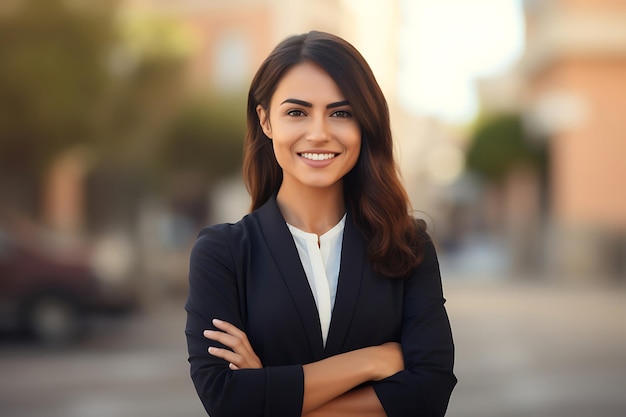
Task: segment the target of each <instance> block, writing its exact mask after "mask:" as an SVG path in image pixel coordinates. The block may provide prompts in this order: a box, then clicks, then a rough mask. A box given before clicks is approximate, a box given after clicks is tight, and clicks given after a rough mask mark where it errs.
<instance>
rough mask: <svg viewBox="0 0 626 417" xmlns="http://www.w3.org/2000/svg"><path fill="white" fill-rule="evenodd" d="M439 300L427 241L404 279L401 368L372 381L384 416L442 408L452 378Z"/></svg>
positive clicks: (438, 412) (433, 414)
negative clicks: (421, 254) (421, 259)
mask: <svg viewBox="0 0 626 417" xmlns="http://www.w3.org/2000/svg"><path fill="white" fill-rule="evenodd" d="M444 303H445V299H444V298H443V290H442V284H441V275H440V272H439V264H438V261H437V255H436V253H435V248H434V246H433V245H432V243H431V242H428V243H427V244H426V247H425V255H424V259H423V261H422V263H421V264H420V266H419V267H418V268H417V269H416V271H415V272H414V274H413V275H412V276H411V277H409V278H408V279H407V281H406V282H405V290H404V306H403V318H402V320H403V321H402V333H401V339H400V343H401V345H402V350H403V353H404V361H405V370H404V371H401V372H398V373H397V374H395V375H392V376H391V377H389V378H386V379H384V380H382V381H378V382H374V383H373V384H372V385H373V387H374V390H375V391H376V394H377V396H378V398H379V400H380V402H381V404H382V405H383V408H384V409H385V412H386V413H387V416H389V417H406V416H429V417H438V416H443V415H444V414H445V413H446V409H447V406H448V401H449V399H450V395H451V393H452V389H453V388H454V386H455V385H456V382H457V379H456V377H455V376H454V374H453V365H454V344H453V340H452V332H451V330H450V322H449V320H448V315H447V313H446V310H445V308H444Z"/></svg>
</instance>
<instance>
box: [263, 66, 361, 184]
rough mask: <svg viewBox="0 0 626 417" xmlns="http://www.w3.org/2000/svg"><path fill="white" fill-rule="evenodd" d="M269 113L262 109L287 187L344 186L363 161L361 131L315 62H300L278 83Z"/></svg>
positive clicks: (343, 100) (333, 85)
mask: <svg viewBox="0 0 626 417" xmlns="http://www.w3.org/2000/svg"><path fill="white" fill-rule="evenodd" d="M268 111H269V115H268V113H267V111H266V109H264V108H263V107H261V106H258V107H257V113H258V116H259V120H260V121H261V127H262V128H263V132H264V133H265V135H266V136H267V137H269V138H270V139H271V140H272V143H273V147H274V154H275V155H276V160H277V161H278V164H279V165H280V167H281V168H282V170H283V183H282V186H283V187H285V186H293V185H295V186H300V187H302V186H304V187H317V188H327V187H336V186H339V187H340V186H341V180H342V178H343V177H344V175H346V174H347V173H348V172H349V171H350V170H351V169H352V168H353V167H354V165H355V164H356V162H357V159H358V158H359V152H360V148H361V130H360V128H359V125H358V123H357V121H356V119H355V118H354V116H353V115H352V108H351V106H350V104H349V103H348V102H347V100H346V98H345V97H344V95H343V94H342V92H341V90H339V87H337V84H335V82H334V80H333V79H332V78H331V77H330V76H329V75H328V74H327V73H326V72H325V71H324V70H323V69H321V68H320V67H319V66H317V65H315V64H312V63H301V64H298V65H296V66H294V67H293V68H291V69H290V70H289V71H287V73H286V74H285V75H284V76H283V78H282V80H281V81H280V82H279V84H278V86H277V88H276V91H275V92H274V95H273V96H272V99H271V101H270V105H269V110H268ZM268 116H269V117H268Z"/></svg>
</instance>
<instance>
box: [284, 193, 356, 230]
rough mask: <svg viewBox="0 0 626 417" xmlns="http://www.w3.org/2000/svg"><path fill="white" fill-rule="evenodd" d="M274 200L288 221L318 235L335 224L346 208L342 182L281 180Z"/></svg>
mask: <svg viewBox="0 0 626 417" xmlns="http://www.w3.org/2000/svg"><path fill="white" fill-rule="evenodd" d="M276 203H277V204H278V208H279V209H280V211H281V213H282V215H283V217H284V218H285V220H286V221H287V223H289V224H290V225H292V226H295V227H297V228H298V229H300V230H303V231H305V232H309V233H315V234H316V235H318V236H321V235H323V234H324V233H326V232H327V231H329V230H330V229H332V228H333V227H334V226H335V225H337V223H339V220H341V218H342V217H343V215H344V213H345V211H346V209H345V204H344V199H343V187H342V186H341V184H336V186H334V187H331V188H314V187H302V186H299V187H289V186H285V185H284V184H283V186H281V187H280V189H279V190H278V195H277V196H276Z"/></svg>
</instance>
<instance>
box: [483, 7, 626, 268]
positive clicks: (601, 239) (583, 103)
mask: <svg viewBox="0 0 626 417" xmlns="http://www.w3.org/2000/svg"><path fill="white" fill-rule="evenodd" d="M524 11H525V17H526V50H525V53H524V56H523V57H522V59H521V61H520V62H519V64H518V65H517V66H516V67H515V68H514V69H513V70H512V71H511V72H510V73H509V74H506V75H504V76H502V77H500V78H498V79H492V80H486V81H483V82H482V84H481V87H480V91H481V100H482V103H483V108H484V109H486V110H487V111H491V112H494V111H505V112H510V111H520V112H521V113H522V115H523V118H524V122H525V128H526V130H527V133H528V136H529V137H530V138H531V140H539V141H545V143H547V145H548V149H549V156H550V157H549V167H550V171H549V177H548V180H547V184H546V185H545V186H546V190H547V194H546V195H547V199H548V201H547V206H548V208H549V209H548V213H547V219H546V220H547V221H546V224H547V227H546V228H545V229H544V230H542V233H543V234H544V237H545V239H546V242H547V244H546V245H545V248H544V251H545V254H544V256H545V259H546V262H547V264H546V265H547V266H548V267H549V268H550V270H551V271H553V272H556V273H557V275H559V276H566V277H570V278H574V277H577V278H582V279H585V280H595V279H598V278H599V277H607V276H619V277H621V278H622V279H623V278H624V277H625V276H626V198H625V197H624V192H623V190H624V189H625V188H626V163H624V155H626V121H625V119H624V114H623V109H624V108H625V107H626V82H625V80H626V24H625V22H626V1H624V0H593V1H591V0H526V1H525V2H524Z"/></svg>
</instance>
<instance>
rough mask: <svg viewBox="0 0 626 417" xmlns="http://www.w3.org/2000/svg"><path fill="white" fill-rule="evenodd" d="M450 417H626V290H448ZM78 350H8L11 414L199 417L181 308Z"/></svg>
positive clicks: (170, 306)
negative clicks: (453, 383) (453, 366)
mask: <svg viewBox="0 0 626 417" xmlns="http://www.w3.org/2000/svg"><path fill="white" fill-rule="evenodd" d="M445 289H446V295H447V298H448V310H449V313H450V319H451V322H452V325H453V330H454V334H455V339H456V346H457V375H458V377H459V381H460V382H459V385H458V386H457V388H456V390H455V392H454V394H453V397H452V401H451V403H450V408H449V412H448V417H478V416H480V417H526V416H528V417H531V416H533V417H534V416H536V417H624V416H626V320H625V319H626V289H624V288H622V289H598V288H582V287H578V288H560V287H556V286H546V285H536V284H535V285H521V284H507V285H504V284H492V283H482V284H477V283H471V284H470V283H464V282H463V281H461V280H454V281H450V282H446V283H445ZM95 324H96V330H97V331H96V333H95V334H94V335H93V336H92V337H90V338H89V339H88V340H86V341H85V342H84V343H82V344H81V345H80V346H77V347H75V348H72V349H71V350H63V351H47V350H45V349H41V348H37V347H35V346H32V345H29V344H27V343H24V342H7V341H2V342H0V416H3V417H35V416H36V417H101V416H102V417H104V416H106V417H111V416H121V417H125V416H132V417H143V416H146V417H147V416H150V417H172V416H177V417H193V416H203V415H204V411H203V409H202V407H201V405H200V402H199V400H198V399H197V397H196V395H195V392H194V390H193V386H192V385H191V382H190V380H189V377H188V368H187V362H186V352H185V344H184V337H183V330H182V329H183V326H184V312H183V310H182V301H180V300H170V301H167V302H164V303H161V304H159V306H158V307H156V308H154V309H150V311H146V312H144V313H142V314H138V315H136V316H133V317H132V318H131V319H130V320H125V321H121V322H120V321H111V320H102V321H98V322H97V323H95Z"/></svg>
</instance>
